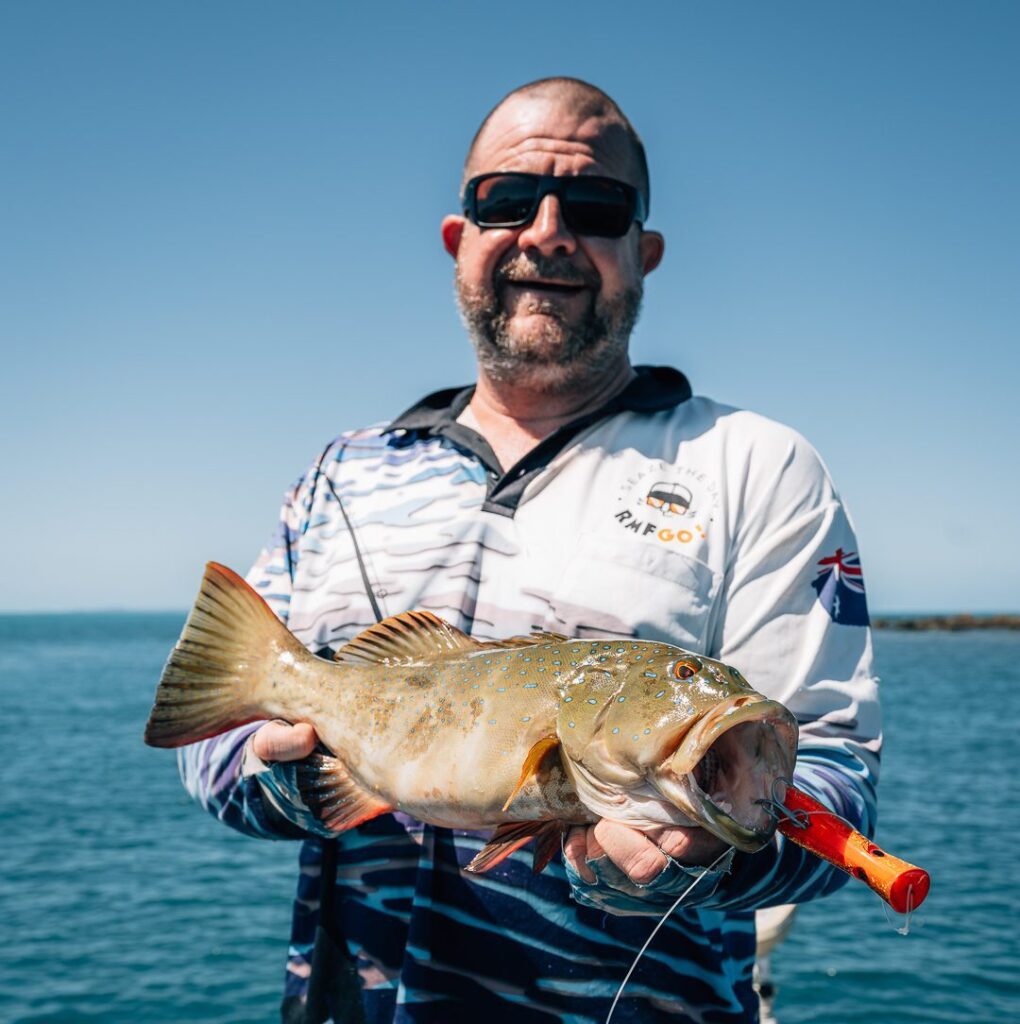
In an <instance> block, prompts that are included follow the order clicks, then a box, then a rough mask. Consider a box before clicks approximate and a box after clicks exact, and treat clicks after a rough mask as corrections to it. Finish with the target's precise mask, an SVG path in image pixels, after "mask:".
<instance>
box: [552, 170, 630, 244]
mask: <svg viewBox="0 0 1020 1024" xmlns="http://www.w3.org/2000/svg"><path fill="white" fill-rule="evenodd" d="M564 198H565V200H566V201H565V203H564V213H565V215H566V219H567V223H568V225H569V226H570V228H571V229H572V230H573V231H576V232H578V233H579V234H582V235H601V236H602V237H604V238H619V237H620V236H621V235H625V234H626V233H627V232H628V230H630V226H631V224H632V223H633V221H634V199H633V196H632V195H631V194H630V193H629V192H628V191H627V190H626V189H624V188H622V187H621V186H620V185H619V184H617V183H616V182H612V181H600V180H586V179H585V178H578V179H577V180H576V181H572V182H570V184H569V185H568V187H567V189H566V195H565V197H564Z"/></svg>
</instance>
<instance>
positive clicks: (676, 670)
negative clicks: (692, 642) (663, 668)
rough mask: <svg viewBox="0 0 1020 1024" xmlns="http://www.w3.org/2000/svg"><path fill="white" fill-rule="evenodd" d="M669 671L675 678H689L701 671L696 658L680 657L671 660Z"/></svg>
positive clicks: (699, 663)
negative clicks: (671, 664)
mask: <svg viewBox="0 0 1020 1024" xmlns="http://www.w3.org/2000/svg"><path fill="white" fill-rule="evenodd" d="M670 671H671V672H672V673H673V676H674V677H675V678H677V679H690V678H691V677H692V676H696V675H697V674H698V673H699V672H700V671H701V662H700V661H699V660H698V659H697V658H680V659H679V661H674V662H673V667H672V669H671V670H670Z"/></svg>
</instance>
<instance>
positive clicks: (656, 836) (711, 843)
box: [648, 826, 728, 867]
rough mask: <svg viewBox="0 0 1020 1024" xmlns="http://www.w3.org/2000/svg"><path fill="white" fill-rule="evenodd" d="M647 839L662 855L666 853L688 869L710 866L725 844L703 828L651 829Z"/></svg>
mask: <svg viewBox="0 0 1020 1024" xmlns="http://www.w3.org/2000/svg"><path fill="white" fill-rule="evenodd" d="M648 838H649V839H651V840H652V842H654V843H655V845H656V846H658V848H659V849H660V850H662V852H663V853H668V854H669V856H670V857H672V858H673V860H675V861H677V863H679V864H684V865H687V866H688V867H704V866H705V865H706V864H711V863H712V861H714V860H715V859H716V857H718V856H719V854H721V853H722V852H723V851H724V850H726V849H727V848H728V846H727V844H726V843H724V842H723V841H722V840H721V839H719V838H717V837H716V836H714V835H712V833H711V832H706V831H705V829H703V828H668V827H665V826H664V827H662V828H660V829H653V830H652V831H650V832H649V833H648Z"/></svg>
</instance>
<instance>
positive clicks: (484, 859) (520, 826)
mask: <svg viewBox="0 0 1020 1024" xmlns="http://www.w3.org/2000/svg"><path fill="white" fill-rule="evenodd" d="M563 827H564V826H563V823H562V822H559V821H549V820H548V819H546V820H541V821H508V822H504V824H502V825H500V826H498V827H497V829H496V831H495V832H493V833H492V838H491V839H490V840H489V841H488V842H487V843H486V844H485V846H483V847H482V848H481V850H479V851H478V853H477V854H475V856H474V857H473V858H472V860H471V863H470V864H468V865H467V866H466V867H465V868H464V870H465V871H470V872H471V873H472V874H481V873H482V872H483V871H488V870H489V869H490V868H494V867H495V866H496V865H497V864H501V863H502V862H503V861H504V860H506V859H507V857H509V856H510V854H511V853H514V852H515V851H516V850H519V849H520V848H521V847H522V846H525V845H527V844H528V843H529V842H531V840H532V839H534V840H536V842H537V844H538V845H537V847H536V849H535V860H534V865H533V870H534V872H535V874H536V875H537V874H538V873H539V872H540V871H541V870H542V868H544V867H545V866H546V864H548V863H549V861H550V860H551V859H552V858H553V856H554V855H555V853H556V851H557V850H558V849H559V840H560V836H561V835H562V834H563Z"/></svg>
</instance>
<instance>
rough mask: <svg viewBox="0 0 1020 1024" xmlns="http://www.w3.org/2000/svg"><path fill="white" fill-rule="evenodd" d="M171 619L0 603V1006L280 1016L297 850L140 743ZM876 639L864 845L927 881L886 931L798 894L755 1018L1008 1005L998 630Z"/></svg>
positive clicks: (858, 911)
mask: <svg viewBox="0 0 1020 1024" xmlns="http://www.w3.org/2000/svg"><path fill="white" fill-rule="evenodd" d="M182 622H183V616H181V615H147V614H88V615H23V616H0V715H2V718H0V721H2V723H3V731H2V736H3V747H4V769H3V781H4V785H3V800H2V802H0V854H2V868H3V870H2V871H0V935H3V936H4V937H5V939H6V942H5V948H6V949H7V953H6V954H5V955H4V956H3V957H0V1021H2V1022H3V1024H29V1022H31V1024H43V1022H47V1024H50V1022H52V1024H57V1022H59V1024H77V1022H84V1021H102V1022H104V1024H144V1022H166V1024H179V1022H190V1021H207V1022H216V1024H231V1022H238V1024H240V1022H246V1024H247V1022H267V1024H269V1022H273V1021H276V1020H278V1019H279V1017H278V1004H279V998H280V990H281V987H282V979H283V963H284V958H285V955H286V947H287V936H288V929H289V916H290V899H291V894H292V891H293V887H294V878H295V873H296V872H295V859H296V854H297V847H296V846H295V845H293V844H290V843H283V842H280V843H274V842H262V841H258V840H253V839H248V838H246V837H244V836H241V835H238V834H235V833H233V832H231V831H230V830H229V829H227V828H225V827H224V826H223V825H221V824H219V823H218V822H217V821H215V820H213V819H212V818H211V817H210V816H208V815H206V814H204V813H203V812H202V811H201V810H200V809H199V808H198V807H197V806H195V805H194V804H192V803H191V801H190V800H189V798H188V797H187V795H186V794H185V793H184V790H183V789H182V788H181V786H180V783H179V781H178V777H177V771H176V763H175V759H174V756H173V754H172V753H169V752H166V751H156V750H151V749H149V748H147V747H145V746H144V745H143V744H142V740H141V734H142V727H143V725H144V722H145V719H146V716H147V714H148V710H149V707H150V705H151V701H152V695H153V691H154V689H155V683H156V680H157V678H158V676H159V673H160V669H161V667H162V665H163V662H164V660H165V658H166V655H167V652H168V650H169V649H170V647H171V645H172V644H173V642H174V640H175V639H176V637H177V634H178V632H179V630H180V627H181V624H182ZM875 642H876V647H877V655H878V666H879V671H880V673H881V676H882V692H883V700H884V708H885V723H886V725H885V735H886V748H885V754H884V758H883V767H882V772H883V775H882V783H881V787H880V817H879V831H878V836H877V839H878V842H879V843H880V844H881V845H882V846H883V847H884V848H885V849H886V850H888V851H889V852H891V853H894V854H896V855H898V856H901V857H903V858H904V859H906V860H910V861H912V862H913V863H915V864H919V865H921V866H922V867H925V868H926V869H928V870H929V871H930V873H931V875H932V890H931V895H930V896H929V898H928V900H927V902H926V903H925V905H924V907H923V908H922V909H921V910H920V911H919V912H918V913H917V914H915V916H914V918H913V920H912V922H911V928H910V933H909V934H908V935H906V936H903V935H900V934H898V933H897V931H896V924H897V923H898V922H895V921H891V920H890V919H889V918H887V916H886V913H885V911H884V904H882V902H881V901H880V900H879V899H878V897H877V896H875V895H874V894H872V893H871V892H870V890H868V889H867V888H865V887H864V886H862V885H861V884H859V883H857V882H851V883H850V884H849V885H848V886H847V887H845V888H844V889H843V890H842V891H841V892H839V893H838V894H836V895H835V896H833V897H830V898H829V899H827V900H823V901H820V902H818V903H814V904H808V905H806V906H804V907H802V908H801V909H800V910H799V911H798V920H797V924H796V926H795V928H794V930H793V932H792V934H791V936H790V938H789V939H788V940H787V941H786V943H785V944H784V945H783V946H781V947H780V948H779V949H778V950H777V951H776V953H775V954H774V956H773V959H772V970H773V976H774V980H775V982H776V984H777V986H778V996H777V1000H776V1005H775V1012H776V1016H777V1019H778V1021H779V1022H780V1024H807V1022H818V1024H823V1022H824V1024H855V1022H862V1024H863V1022H867V1024H901V1022H902V1024H906V1022H940V1021H946V1022H970V1024H981V1022H989V1024H991V1022H996V1024H999V1022H1003V1021H1016V1020H1020V982H1018V977H1020V956H1018V953H1020V940H1018V937H1017V931H1016V930H1015V929H1014V927H1013V925H1014V921H1015V919H1016V914H1017V911H1018V910H1020V871H1018V870H1017V867H1016V865H1017V863H1018V862H1020V856H1018V853H1017V849H1016V846H1017V843H1018V841H1020V811H1018V790H1017V754H1016V752H1017V749H1018V743H1017V741H1016V739H1015V735H1016V732H1017V728H1018V719H1020V699H1018V694H1020V634H1018V633H1005V632H1003V633H996V632H983V633H953V634H950V633H920V634H907V633H895V632H880V633H878V634H876V641H875ZM649 927H651V922H649ZM639 970H640V968H639Z"/></svg>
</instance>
